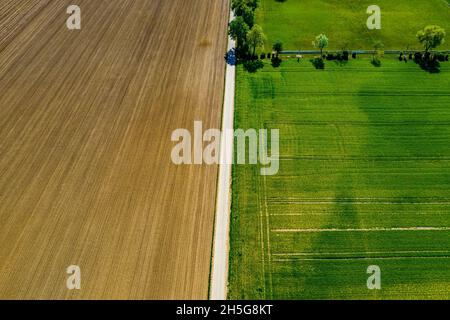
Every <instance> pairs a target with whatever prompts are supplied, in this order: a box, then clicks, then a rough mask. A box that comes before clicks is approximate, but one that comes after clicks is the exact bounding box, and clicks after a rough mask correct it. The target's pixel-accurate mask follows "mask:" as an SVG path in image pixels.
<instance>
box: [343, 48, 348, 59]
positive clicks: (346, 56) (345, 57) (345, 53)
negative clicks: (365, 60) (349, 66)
mask: <svg viewBox="0 0 450 320" xmlns="http://www.w3.org/2000/svg"><path fill="white" fill-rule="evenodd" d="M348 56H349V52H348V51H347V50H345V51H344V52H342V59H343V60H344V61H348Z"/></svg>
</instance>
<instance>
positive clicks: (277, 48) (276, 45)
mask: <svg viewBox="0 0 450 320" xmlns="http://www.w3.org/2000/svg"><path fill="white" fill-rule="evenodd" d="M272 49H273V51H275V53H276V55H277V58H278V55H279V54H280V52H281V51H283V43H282V42H281V41H280V40H277V41H276V42H275V43H274V44H273V46H272Z"/></svg>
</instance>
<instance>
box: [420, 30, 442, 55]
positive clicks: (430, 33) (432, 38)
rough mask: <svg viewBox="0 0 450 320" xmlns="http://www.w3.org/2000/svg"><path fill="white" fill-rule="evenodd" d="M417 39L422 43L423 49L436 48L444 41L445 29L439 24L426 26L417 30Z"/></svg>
mask: <svg viewBox="0 0 450 320" xmlns="http://www.w3.org/2000/svg"><path fill="white" fill-rule="evenodd" d="M416 36H417V39H419V42H420V43H422V45H423V47H424V48H425V51H426V52H428V51H430V50H432V49H435V48H437V47H438V46H440V45H441V44H443V43H444V42H445V40H444V38H445V30H444V29H443V28H441V27H439V26H434V25H432V26H427V27H425V28H424V29H423V30H420V31H419V32H417V35H416Z"/></svg>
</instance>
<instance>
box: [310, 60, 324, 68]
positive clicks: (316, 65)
mask: <svg viewBox="0 0 450 320" xmlns="http://www.w3.org/2000/svg"><path fill="white" fill-rule="evenodd" d="M309 61H311V63H312V65H313V66H314V68H316V69H317V70H323V69H325V62H324V61H323V59H320V58H314V59H311V60H309Z"/></svg>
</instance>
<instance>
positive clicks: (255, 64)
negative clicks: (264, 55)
mask: <svg viewBox="0 0 450 320" xmlns="http://www.w3.org/2000/svg"><path fill="white" fill-rule="evenodd" d="M263 67H264V63H263V62H262V61H261V60H248V61H245V62H244V69H245V70H247V71H248V72H252V73H253V72H256V71H258V70H259V69H261V68H263Z"/></svg>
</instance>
